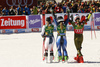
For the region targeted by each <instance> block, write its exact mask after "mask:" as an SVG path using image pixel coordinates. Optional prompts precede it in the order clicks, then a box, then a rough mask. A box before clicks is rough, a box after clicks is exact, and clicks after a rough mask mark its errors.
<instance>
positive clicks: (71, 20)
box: [68, 14, 75, 27]
mask: <svg viewBox="0 0 100 67" xmlns="http://www.w3.org/2000/svg"><path fill="white" fill-rule="evenodd" d="M68 18H69V22H70V23H71V24H72V25H73V27H74V26H75V23H74V21H73V15H71V16H70V15H69V14H68Z"/></svg>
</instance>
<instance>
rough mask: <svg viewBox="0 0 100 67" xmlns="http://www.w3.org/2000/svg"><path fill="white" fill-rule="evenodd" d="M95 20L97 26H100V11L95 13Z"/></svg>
mask: <svg viewBox="0 0 100 67" xmlns="http://www.w3.org/2000/svg"><path fill="white" fill-rule="evenodd" d="M94 19H95V20H94V22H95V26H100V13H95V14H94Z"/></svg>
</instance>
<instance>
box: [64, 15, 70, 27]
mask: <svg viewBox="0 0 100 67" xmlns="http://www.w3.org/2000/svg"><path fill="white" fill-rule="evenodd" d="M68 22H69V18H68V16H67V15H64V24H65V25H67V24H68Z"/></svg>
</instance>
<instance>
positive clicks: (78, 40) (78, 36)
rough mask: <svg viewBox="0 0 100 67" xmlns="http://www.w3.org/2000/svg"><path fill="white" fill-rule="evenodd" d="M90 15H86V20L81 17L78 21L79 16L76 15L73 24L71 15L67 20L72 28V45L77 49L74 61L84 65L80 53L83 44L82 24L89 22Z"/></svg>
mask: <svg viewBox="0 0 100 67" xmlns="http://www.w3.org/2000/svg"><path fill="white" fill-rule="evenodd" d="M91 15H92V13H90V14H88V15H87V16H86V18H85V16H82V17H81V19H80V16H79V15H78V14H76V15H75V16H74V19H75V22H73V15H71V17H70V18H69V22H70V23H71V24H72V25H73V27H74V43H75V46H76V49H77V57H75V58H74V59H75V60H76V61H77V62H78V63H84V60H83V55H82V53H81V49H82V42H83V30H84V24H85V23H87V21H89V19H90V17H91Z"/></svg>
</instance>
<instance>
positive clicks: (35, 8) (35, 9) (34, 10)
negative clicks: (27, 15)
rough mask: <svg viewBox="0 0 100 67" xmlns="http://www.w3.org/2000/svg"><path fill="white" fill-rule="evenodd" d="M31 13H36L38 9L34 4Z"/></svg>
mask: <svg viewBox="0 0 100 67" xmlns="http://www.w3.org/2000/svg"><path fill="white" fill-rule="evenodd" d="M32 13H33V15H36V14H38V9H37V7H36V6H33V12H32Z"/></svg>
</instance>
